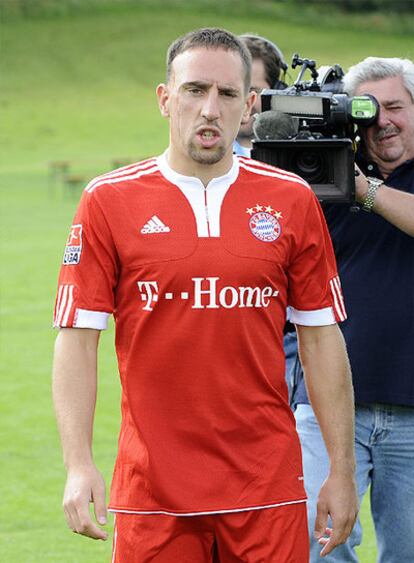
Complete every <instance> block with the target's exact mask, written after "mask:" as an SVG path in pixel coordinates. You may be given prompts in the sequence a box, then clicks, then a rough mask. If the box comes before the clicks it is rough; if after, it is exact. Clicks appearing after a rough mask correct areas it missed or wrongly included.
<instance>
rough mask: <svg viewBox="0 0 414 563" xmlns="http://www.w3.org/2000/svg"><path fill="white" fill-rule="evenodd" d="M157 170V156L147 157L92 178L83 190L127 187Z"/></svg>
mask: <svg viewBox="0 0 414 563" xmlns="http://www.w3.org/2000/svg"><path fill="white" fill-rule="evenodd" d="M158 172H159V167H158V163H157V158H156V157H153V158H148V159H146V160H142V161H140V162H136V163H134V164H129V165H128V166H123V167H122V168H117V169H116V170H113V171H111V172H107V173H105V174H101V175H100V176H97V177H96V178H93V179H92V180H91V181H90V182H89V183H88V185H87V186H86V188H85V192H86V193H88V194H91V193H94V192H96V191H98V189H99V190H101V189H102V187H103V186H106V187H109V186H114V187H115V186H116V187H117V188H121V187H127V186H129V185H131V183H132V182H135V181H136V180H139V179H140V178H144V177H150V176H151V175H154V174H156V173H158Z"/></svg>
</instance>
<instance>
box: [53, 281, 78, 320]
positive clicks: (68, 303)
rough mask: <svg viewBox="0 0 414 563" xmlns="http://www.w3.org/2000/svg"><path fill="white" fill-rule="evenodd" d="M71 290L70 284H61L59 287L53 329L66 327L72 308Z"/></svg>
mask: <svg viewBox="0 0 414 563" xmlns="http://www.w3.org/2000/svg"><path fill="white" fill-rule="evenodd" d="M73 289H74V286H73V285H71V284H63V285H60V286H59V291H58V295H57V300H56V308H55V317H54V321H53V326H54V327H64V326H67V322H68V319H69V315H70V312H71V309H72V306H73Z"/></svg>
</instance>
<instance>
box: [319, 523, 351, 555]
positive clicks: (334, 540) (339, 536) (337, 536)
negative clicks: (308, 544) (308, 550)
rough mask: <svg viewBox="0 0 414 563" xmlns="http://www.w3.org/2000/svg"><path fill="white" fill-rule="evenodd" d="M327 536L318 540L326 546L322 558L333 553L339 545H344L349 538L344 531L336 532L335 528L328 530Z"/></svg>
mask: <svg viewBox="0 0 414 563" xmlns="http://www.w3.org/2000/svg"><path fill="white" fill-rule="evenodd" d="M326 536H328V537H326ZM326 536H325V537H323V538H320V539H319V540H318V541H319V543H320V544H321V545H323V546H324V547H323V549H322V551H321V552H320V555H321V557H324V556H325V555H328V554H329V553H331V551H333V550H334V549H335V548H336V547H337V546H338V545H340V544H342V543H344V542H345V541H346V539H347V537H348V536H347V535H345V533H344V531H343V529H339V530H338V531H336V530H335V528H334V529H331V528H327V530H326Z"/></svg>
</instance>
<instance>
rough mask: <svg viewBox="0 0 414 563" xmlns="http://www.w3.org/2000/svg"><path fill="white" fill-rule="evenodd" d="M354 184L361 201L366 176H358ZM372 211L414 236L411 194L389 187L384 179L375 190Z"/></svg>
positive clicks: (413, 205)
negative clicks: (382, 183)
mask: <svg viewBox="0 0 414 563" xmlns="http://www.w3.org/2000/svg"><path fill="white" fill-rule="evenodd" d="M355 185H356V197H357V200H358V201H359V202H361V203H363V201H364V200H365V197H366V194H367V190H368V183H367V180H366V177H365V176H364V175H361V176H358V177H357V178H356V181H355ZM372 211H373V212H374V213H376V214H377V215H381V217H383V218H384V219H385V220H386V221H388V222H389V223H391V224H393V225H394V226H395V227H397V228H398V229H400V230H401V231H403V232H404V233H406V234H407V235H409V236H411V237H414V195H413V194H410V193H407V192H402V191H400V190H396V189H395V188H390V187H388V186H387V182H386V181H385V184H384V185H382V186H380V187H379V188H378V190H377V193H376V196H375V201H374V205H373V207H372Z"/></svg>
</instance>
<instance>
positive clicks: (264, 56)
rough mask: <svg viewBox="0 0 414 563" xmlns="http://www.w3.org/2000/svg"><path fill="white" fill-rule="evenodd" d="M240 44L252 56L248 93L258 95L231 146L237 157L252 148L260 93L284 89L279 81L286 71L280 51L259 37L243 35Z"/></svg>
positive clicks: (259, 107)
mask: <svg viewBox="0 0 414 563" xmlns="http://www.w3.org/2000/svg"><path fill="white" fill-rule="evenodd" d="M239 39H240V40H241V42H242V43H243V44H244V45H245V46H246V47H247V48H248V50H249V52H250V55H251V56H252V78H251V85H250V91H253V92H256V94H258V96H257V98H256V102H255V103H254V105H253V108H252V111H251V114H250V119H249V121H248V122H247V123H242V124H241V126H240V129H239V133H238V135H237V139H236V140H235V141H234V144H233V152H234V153H235V154H238V155H239V156H250V150H251V148H252V139H253V138H254V135H253V121H254V117H255V115H256V114H257V113H258V112H260V110H261V100H260V96H259V94H260V92H261V91H262V90H263V89H265V88H273V89H279V90H283V89H284V88H286V84H285V82H283V81H282V80H280V75H281V74H282V72H283V77H284V76H285V74H286V71H287V68H288V66H287V64H286V62H285V60H284V58H283V54H282V52H281V51H280V49H279V48H278V47H277V45H275V44H274V43H272V42H271V41H269V40H268V39H266V38H264V37H260V35H250V34H243V35H239Z"/></svg>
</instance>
